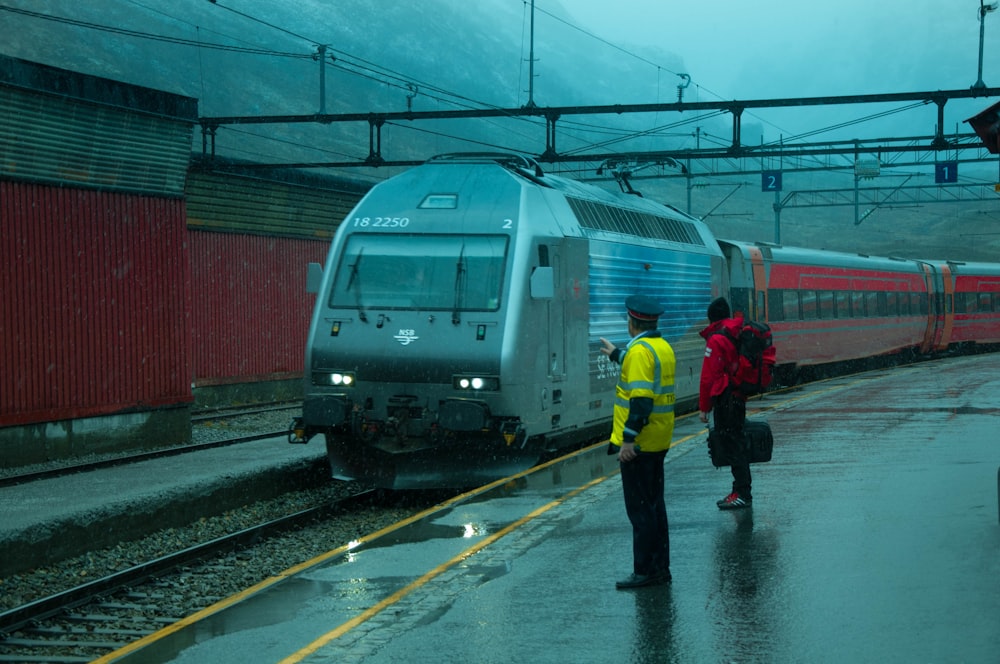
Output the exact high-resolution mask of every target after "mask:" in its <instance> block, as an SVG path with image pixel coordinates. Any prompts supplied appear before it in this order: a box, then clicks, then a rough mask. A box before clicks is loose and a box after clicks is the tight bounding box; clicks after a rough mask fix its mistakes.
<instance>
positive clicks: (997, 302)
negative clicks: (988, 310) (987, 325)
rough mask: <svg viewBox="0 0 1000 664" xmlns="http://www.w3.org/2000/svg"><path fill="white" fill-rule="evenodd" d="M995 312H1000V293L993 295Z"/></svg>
mask: <svg viewBox="0 0 1000 664" xmlns="http://www.w3.org/2000/svg"><path fill="white" fill-rule="evenodd" d="M993 311H1000V293H993Z"/></svg>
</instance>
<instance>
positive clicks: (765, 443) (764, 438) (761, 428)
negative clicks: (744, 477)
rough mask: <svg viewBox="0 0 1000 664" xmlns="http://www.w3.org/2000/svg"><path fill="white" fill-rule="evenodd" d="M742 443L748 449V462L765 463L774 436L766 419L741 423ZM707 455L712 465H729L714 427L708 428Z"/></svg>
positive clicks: (769, 457)
mask: <svg viewBox="0 0 1000 664" xmlns="http://www.w3.org/2000/svg"><path fill="white" fill-rule="evenodd" d="M743 444H744V445H745V446H747V447H748V448H749V449H750V463H766V462H768V461H770V460H771V452H772V451H773V450H774V436H773V435H772V434H771V425H770V424H768V423H767V420H747V421H746V423H745V424H744V425H743ZM708 456H709V457H711V459H712V465H713V466H715V467H716V468H723V467H725V466H728V465H730V460H729V454H728V453H727V450H726V449H725V444H724V442H723V440H722V438H721V436H719V435H718V434H716V432H715V429H712V428H709V430H708Z"/></svg>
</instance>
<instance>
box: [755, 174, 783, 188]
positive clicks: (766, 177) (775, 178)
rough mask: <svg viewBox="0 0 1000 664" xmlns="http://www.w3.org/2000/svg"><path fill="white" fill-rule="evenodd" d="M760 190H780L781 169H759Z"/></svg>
mask: <svg viewBox="0 0 1000 664" xmlns="http://www.w3.org/2000/svg"><path fill="white" fill-rule="evenodd" d="M760 190H761V191H781V171H761V174H760Z"/></svg>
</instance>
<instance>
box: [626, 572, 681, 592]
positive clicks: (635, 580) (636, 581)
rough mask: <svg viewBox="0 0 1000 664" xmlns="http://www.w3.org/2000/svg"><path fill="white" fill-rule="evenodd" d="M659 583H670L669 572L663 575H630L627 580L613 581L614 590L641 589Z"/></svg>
mask: <svg viewBox="0 0 1000 664" xmlns="http://www.w3.org/2000/svg"><path fill="white" fill-rule="evenodd" d="M660 583H670V572H666V573H664V574H630V575H629V576H628V578H627V579H622V580H621V581H615V588H618V589H619V590H620V589H623V588H642V587H643V586H655V585H657V584H660Z"/></svg>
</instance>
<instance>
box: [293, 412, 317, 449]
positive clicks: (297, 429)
mask: <svg viewBox="0 0 1000 664" xmlns="http://www.w3.org/2000/svg"><path fill="white" fill-rule="evenodd" d="M310 438H312V436H311V435H310V434H309V431H308V429H306V425H305V422H303V421H302V418H301V417H296V418H294V419H292V423H291V424H290V425H289V426H288V442H289V443H291V444H292V445H305V444H306V443H308V442H309V439H310Z"/></svg>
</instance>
